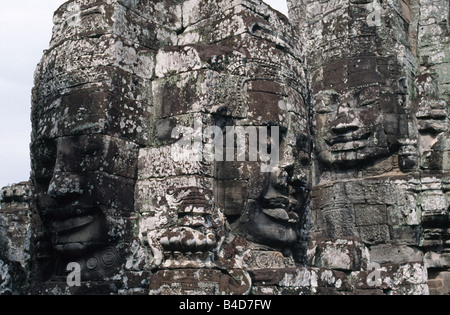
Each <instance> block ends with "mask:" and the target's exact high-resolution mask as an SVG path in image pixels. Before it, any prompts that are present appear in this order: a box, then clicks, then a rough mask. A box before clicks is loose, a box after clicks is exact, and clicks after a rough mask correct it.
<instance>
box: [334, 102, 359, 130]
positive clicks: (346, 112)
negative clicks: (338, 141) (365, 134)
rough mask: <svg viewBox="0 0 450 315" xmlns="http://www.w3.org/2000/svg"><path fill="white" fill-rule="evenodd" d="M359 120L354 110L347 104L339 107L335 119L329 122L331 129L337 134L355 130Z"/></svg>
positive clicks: (357, 127)
mask: <svg viewBox="0 0 450 315" xmlns="http://www.w3.org/2000/svg"><path fill="white" fill-rule="evenodd" d="M359 128H360V121H359V119H358V117H357V116H356V115H355V112H354V111H353V110H351V109H349V108H348V107H347V106H342V107H339V109H338V113H337V115H336V119H335V120H334V121H333V122H332V123H331V130H332V131H333V133H335V134H337V135H341V134H346V133H350V132H354V131H357V130H358V129H359Z"/></svg>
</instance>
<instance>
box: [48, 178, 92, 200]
mask: <svg viewBox="0 0 450 315" xmlns="http://www.w3.org/2000/svg"><path fill="white" fill-rule="evenodd" d="M83 192H84V190H83V179H82V177H81V176H79V175H76V174H69V173H64V172H55V173H54V174H53V177H52V180H51V181H50V184H49V187H48V195H49V197H51V198H53V199H62V198H67V197H74V196H81V195H82V194H83Z"/></svg>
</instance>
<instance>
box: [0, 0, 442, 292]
mask: <svg viewBox="0 0 450 315" xmlns="http://www.w3.org/2000/svg"><path fill="white" fill-rule="evenodd" d="M288 5H289V18H288V17H286V16H284V15H283V14H281V13H279V12H277V11H275V10H273V9H272V8H271V7H269V6H268V5H266V4H265V3H263V2H262V1H260V0H233V1H225V0H188V1H175V0H161V1H147V0H133V1H131V0H130V1H128V0H111V1H94V0H91V1H89V0H71V1H67V2H66V3H65V4H63V5H62V6H61V7H60V8H59V9H58V10H57V11H56V12H55V15H54V29H53V36H52V39H51V42H50V46H49V49H48V50H46V51H45V52H44V56H43V58H42V60H41V62H40V63H39V65H38V67H37V70H36V73H35V86H34V89H33V100H32V101H33V107H32V125H33V133H32V143H31V162H32V174H31V188H29V187H30V186H27V185H26V184H19V185H17V186H13V187H10V188H5V189H4V190H3V196H4V198H3V201H2V209H1V211H0V214H1V215H0V271H1V274H0V275H1V278H0V279H1V281H2V282H0V294H8V293H12V294H145V295H147V294H152V295H161V294H162V295H174V294H180V295H184V294H210V295H227V294H235V295H243V294H258V295H276V294H305V295H328V294H341V295H359V294H380V295H385V294H392V295H409V294H414V295H426V294H449V293H450V269H449V264H450V257H449V255H450V251H449V245H450V243H449V242H450V239H449V229H450V226H449V219H450V215H449V209H450V186H449V185H450V176H449V174H450V173H449V171H450V162H449V150H450V142H449V134H448V133H449V125H448V124H449V106H448V102H449V101H450V99H449V92H450V90H449V84H450V77H449V73H450V72H449V71H448V66H449V64H450V63H449V61H450V51H449V49H450V45H449V43H448V40H449V32H450V22H449V14H450V7H449V3H448V1H447V0H445V1H444V0H439V1H423V0H383V1H380V0H328V1H322V0H321V1H319V0H290V1H288ZM252 145H253V146H252ZM242 146H244V147H242ZM242 148H244V149H245V150H244V153H242V150H241V149H242ZM263 153H264V154H263ZM267 157H269V158H267ZM272 162H274V163H272ZM30 189H31V193H30V194H29V193H28V192H29V191H30ZM30 196H31V198H29V197H30ZM13 266H14V267H13ZM74 266H75V267H74ZM13 268H16V269H17V270H19V271H17V272H16V271H11V270H13Z"/></svg>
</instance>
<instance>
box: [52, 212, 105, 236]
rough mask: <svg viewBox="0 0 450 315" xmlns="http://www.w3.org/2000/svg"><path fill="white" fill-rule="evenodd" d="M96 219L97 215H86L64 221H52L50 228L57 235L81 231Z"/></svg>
mask: <svg viewBox="0 0 450 315" xmlns="http://www.w3.org/2000/svg"><path fill="white" fill-rule="evenodd" d="M97 218H98V216H97V215H87V216H83V217H76V218H72V219H67V220H64V221H54V222H52V228H53V230H54V231H56V233H58V234H65V233H69V232H71V231H75V230H80V229H83V228H85V227H87V226H88V225H90V224H91V223H93V222H94V221H95V220H97Z"/></svg>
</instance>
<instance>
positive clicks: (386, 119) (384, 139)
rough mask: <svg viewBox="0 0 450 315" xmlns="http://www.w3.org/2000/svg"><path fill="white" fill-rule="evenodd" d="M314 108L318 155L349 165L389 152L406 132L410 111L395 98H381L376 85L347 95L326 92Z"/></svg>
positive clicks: (328, 162) (332, 163) (328, 161)
mask: <svg viewBox="0 0 450 315" xmlns="http://www.w3.org/2000/svg"><path fill="white" fill-rule="evenodd" d="M362 93H366V94H365V95H362ZM348 94H350V95H349V96H348ZM314 112H315V121H316V131H317V140H316V144H317V153H318V158H319V160H320V161H321V162H322V163H324V164H325V165H328V166H334V167H336V166H337V167H343V168H347V167H352V166H355V165H357V164H359V163H366V162H369V161H371V160H375V159H378V158H381V157H384V156H388V155H389V154H391V153H392V152H394V151H395V150H396V149H397V148H398V146H399V143H398V139H401V138H402V137H404V136H405V132H406V131H405V126H404V124H405V121H406V115H405V114H402V113H401V112H402V111H401V108H400V107H399V105H398V103H397V102H396V101H395V99H389V100H386V101H383V100H380V99H379V89H378V88H377V87H376V86H374V87H372V88H365V89H364V91H358V93H347V94H344V95H340V94H337V93H333V92H322V93H320V94H319V95H317V97H316V108H315V111H314Z"/></svg>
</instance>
